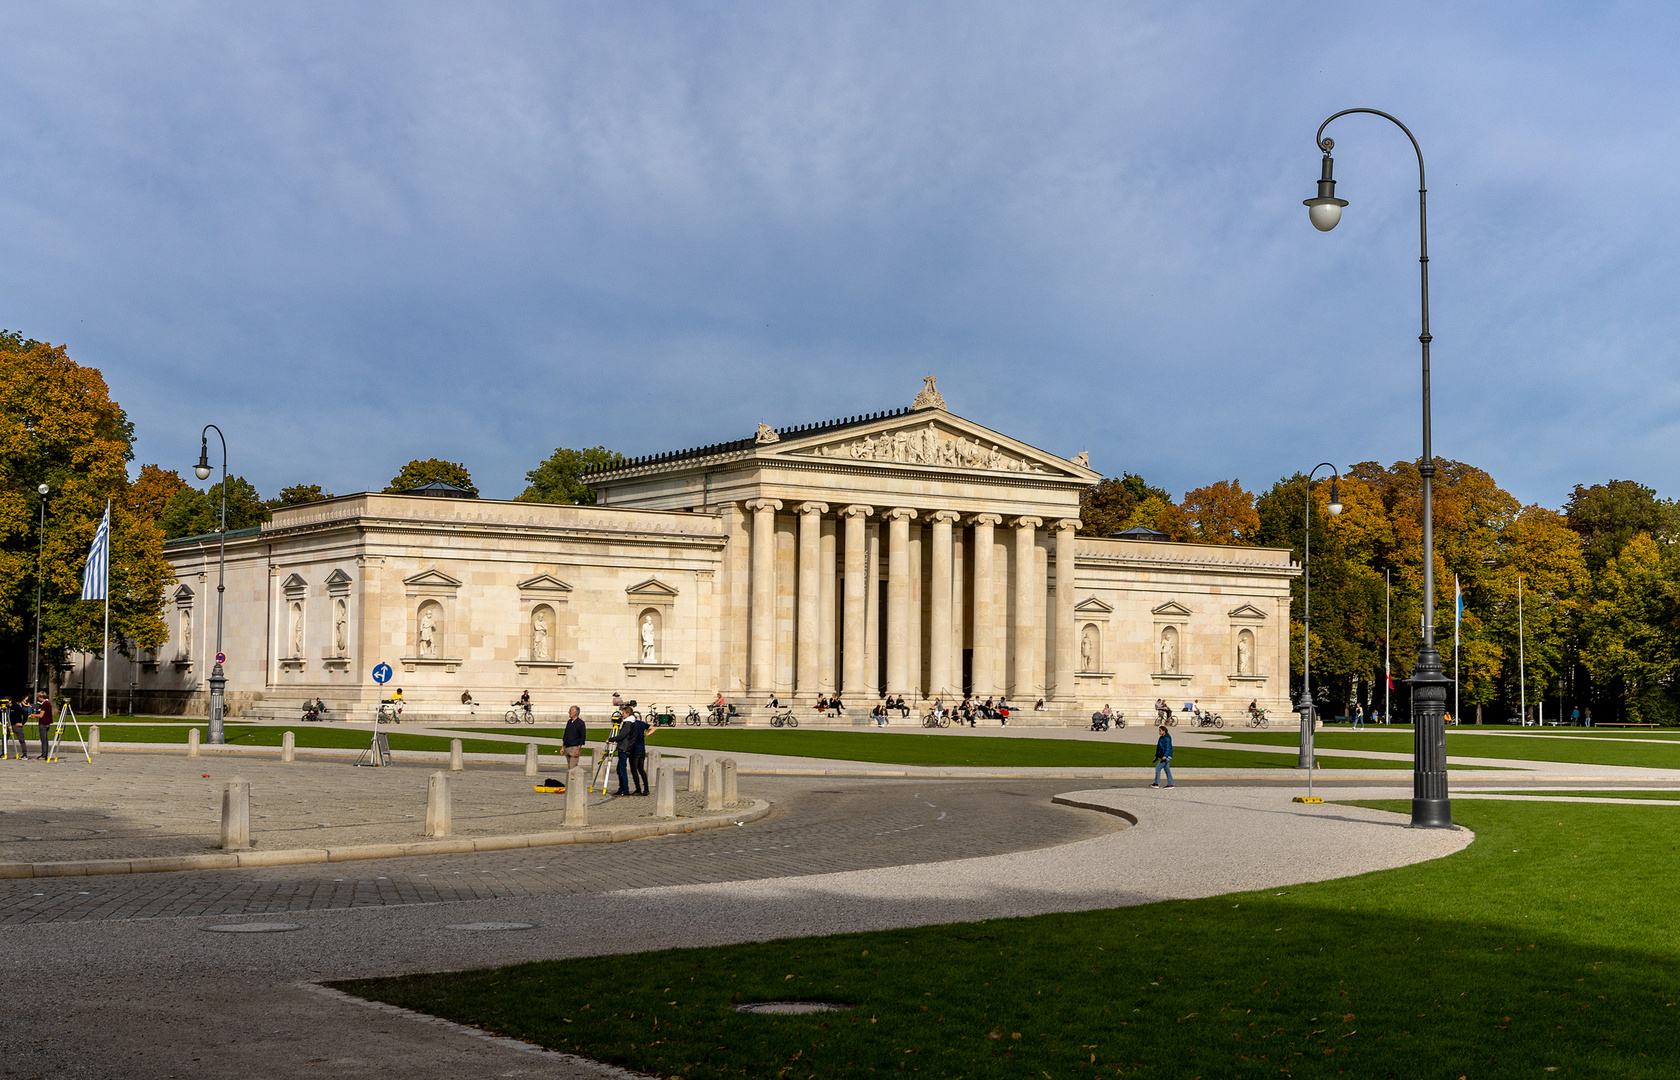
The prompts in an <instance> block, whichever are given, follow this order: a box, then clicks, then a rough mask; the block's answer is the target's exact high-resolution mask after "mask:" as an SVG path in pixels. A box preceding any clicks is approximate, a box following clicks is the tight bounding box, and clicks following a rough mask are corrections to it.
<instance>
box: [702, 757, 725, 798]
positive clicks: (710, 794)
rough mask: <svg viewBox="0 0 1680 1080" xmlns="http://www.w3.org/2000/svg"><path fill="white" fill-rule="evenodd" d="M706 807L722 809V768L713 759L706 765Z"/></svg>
mask: <svg viewBox="0 0 1680 1080" xmlns="http://www.w3.org/2000/svg"><path fill="white" fill-rule="evenodd" d="M706 809H707V810H722V809H723V769H722V768H720V767H719V766H718V763H717V762H715V761H713V762H711V763H709V764H708V765H707V766H706Z"/></svg>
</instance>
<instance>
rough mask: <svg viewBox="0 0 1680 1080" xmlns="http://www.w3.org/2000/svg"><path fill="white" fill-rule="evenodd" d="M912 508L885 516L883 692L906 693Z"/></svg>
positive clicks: (908, 685)
mask: <svg viewBox="0 0 1680 1080" xmlns="http://www.w3.org/2000/svg"><path fill="white" fill-rule="evenodd" d="M915 517H916V511H914V510H906V509H904V508H902V507H900V508H899V509H896V510H889V511H888V512H887V514H886V518H887V522H888V525H887V693H889V694H909V693H910V522H911V521H913V520H914V519H915Z"/></svg>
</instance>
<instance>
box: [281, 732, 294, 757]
mask: <svg viewBox="0 0 1680 1080" xmlns="http://www.w3.org/2000/svg"><path fill="white" fill-rule="evenodd" d="M280 760H281V761H284V762H288V763H289V762H293V761H296V760H297V732H295V731H288V732H286V733H285V734H284V735H282V736H280Z"/></svg>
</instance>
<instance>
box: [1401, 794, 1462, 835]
mask: <svg viewBox="0 0 1680 1080" xmlns="http://www.w3.org/2000/svg"><path fill="white" fill-rule="evenodd" d="M1411 827H1412V828H1414V829H1456V828H1458V826H1457V825H1454V824H1453V823H1452V800H1451V799H1413V800H1412V824H1411Z"/></svg>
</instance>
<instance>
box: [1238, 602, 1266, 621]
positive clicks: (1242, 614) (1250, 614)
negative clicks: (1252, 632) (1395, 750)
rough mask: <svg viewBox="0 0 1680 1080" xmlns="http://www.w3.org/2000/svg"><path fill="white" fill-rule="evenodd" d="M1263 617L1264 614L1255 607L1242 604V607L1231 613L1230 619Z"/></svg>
mask: <svg viewBox="0 0 1680 1080" xmlns="http://www.w3.org/2000/svg"><path fill="white" fill-rule="evenodd" d="M1265 617H1266V613H1265V612H1264V611H1261V610H1260V609H1259V608H1257V607H1255V606H1254V605H1253V604H1244V605H1243V606H1242V607H1240V608H1235V609H1233V610H1232V612H1231V618H1233V619H1264V618H1265Z"/></svg>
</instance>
